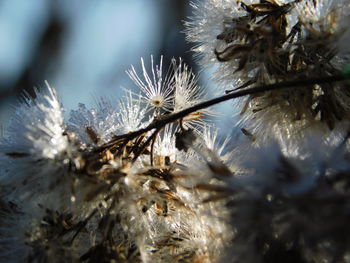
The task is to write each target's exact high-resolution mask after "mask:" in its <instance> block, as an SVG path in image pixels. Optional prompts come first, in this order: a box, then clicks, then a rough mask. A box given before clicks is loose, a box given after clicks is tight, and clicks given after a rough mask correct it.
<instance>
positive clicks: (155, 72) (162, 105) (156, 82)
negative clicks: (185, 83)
mask: <svg viewBox="0 0 350 263" xmlns="http://www.w3.org/2000/svg"><path fill="white" fill-rule="evenodd" d="M141 65H142V71H143V80H142V78H140V77H139V76H138V75H137V73H136V70H135V68H134V67H133V66H132V67H131V70H128V71H127V72H126V73H127V74H128V76H129V77H130V78H131V79H132V80H133V81H134V83H135V84H136V85H137V86H138V87H139V88H140V89H141V91H142V93H143V96H142V98H143V100H144V102H146V103H147V105H149V106H151V107H152V108H153V109H154V110H156V111H157V112H159V111H160V110H161V109H162V110H165V111H170V110H171V109H172V100H173V94H172V93H173V87H172V85H171V83H172V74H171V73H169V72H168V73H167V74H164V72H163V56H161V58H160V62H159V65H154V61H153V56H151V71H152V75H151V76H150V75H149V74H148V73H147V69H146V67H145V64H144V61H143V59H141Z"/></svg>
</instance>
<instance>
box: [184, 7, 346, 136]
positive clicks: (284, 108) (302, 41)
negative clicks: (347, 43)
mask: <svg viewBox="0 0 350 263" xmlns="http://www.w3.org/2000/svg"><path fill="white" fill-rule="evenodd" d="M194 8H195V11H194V14H195V17H194V18H193V21H191V22H188V23H187V26H188V30H187V37H188V39H189V40H190V41H192V42H195V43H197V44H198V46H197V47H195V48H194V50H195V51H196V52H197V54H198V55H199V56H201V62H202V63H203V65H204V66H208V65H214V66H215V67H216V68H217V71H216V73H215V74H216V75H215V78H216V79H217V80H219V82H221V83H222V84H223V86H224V87H225V89H226V90H228V89H230V87H232V90H237V89H244V88H249V87H250V86H252V85H255V86H256V85H262V84H269V83H274V82H283V81H288V80H295V79H307V78H310V77H319V76H327V75H329V76H330V75H337V74H340V70H341V68H342V66H343V65H344V61H345V60H344V59H346V57H348V54H349V52H348V51H345V50H349V49H348V48H344V47H342V46H343V45H342V44H341V43H342V39H348V38H349V36H350V30H348V27H347V26H345V25H347V24H348V22H349V21H350V19H349V17H350V7H349V3H348V2H347V1H323V0H317V1H311V0H310V1H258V0H257V1H229V0H226V1H214V0H207V1H205V2H203V3H199V2H198V4H197V5H194ZM215 23H216V24H215ZM220 25H221V27H220ZM232 90H231V91H232ZM348 101H349V94H348V92H347V91H346V87H345V86H344V85H343V84H341V83H340V84H334V83H326V84H319V85H305V86H302V85H301V86H300V87H298V88H291V89H288V90H279V91H271V92H266V93H264V94H258V95H253V96H250V97H249V98H248V99H247V100H246V101H245V103H244V104H242V106H241V107H242V111H241V114H242V115H243V118H242V120H241V121H242V123H243V124H244V126H247V128H248V129H249V130H252V131H253V132H254V133H256V134H260V135H262V136H263V137H264V136H265V135H267V134H270V135H272V136H273V134H277V133H282V134H283V133H284V135H285V136H290V135H291V134H293V133H294V134H295V133H298V132H299V133H300V132H302V130H303V129H304V128H306V127H310V126H312V127H316V126H317V125H316V124H317V123H318V122H320V123H323V125H324V126H325V127H328V129H329V130H332V129H334V128H335V127H336V126H337V124H338V123H340V122H342V121H347V120H349V118H350V111H349V107H348V104H349V103H348ZM249 120H253V121H251V122H250V123H249ZM295 122H298V123H297V124H294V123H295ZM315 125H316V126H315ZM276 126H277V127H278V128H277V130H278V132H277V131H276V129H275V127H276ZM320 127H322V125H321V126H320ZM283 130H285V132H283ZM263 132H264V134H263Z"/></svg>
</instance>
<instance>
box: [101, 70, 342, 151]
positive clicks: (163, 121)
mask: <svg viewBox="0 0 350 263" xmlns="http://www.w3.org/2000/svg"><path fill="white" fill-rule="evenodd" d="M344 79H345V77H344V76H343V75H334V76H327V77H320V78H309V79H300V80H292V81H286V82H278V83H274V84H270V85H262V86H258V87H253V88H249V89H245V90H239V91H236V92H232V93H230V94H227V95H224V96H221V97H218V98H215V99H212V100H207V101H205V102H202V103H198V104H196V105H194V106H192V107H189V108H187V109H184V110H182V111H179V112H176V113H173V114H169V115H166V116H162V118H159V119H156V120H154V121H153V122H152V123H150V124H149V125H148V126H147V127H145V128H142V129H140V130H137V131H134V132H130V133H127V134H123V135H119V136H116V137H115V139H113V140H111V141H110V142H108V143H106V144H104V145H102V146H100V147H98V148H97V150H101V149H105V148H108V147H110V146H112V145H113V144H114V143H115V142H116V141H118V140H120V139H124V138H125V139H129V140H132V139H133V138H136V137H137V136H139V135H141V134H142V133H146V132H148V131H150V130H153V129H159V128H162V127H164V126H165V125H167V124H169V123H172V122H174V121H176V120H178V119H181V118H184V117H185V116H187V115H188V114H190V113H193V112H196V111H198V110H201V109H205V108H208V107H211V106H213V105H216V104H218V103H221V102H224V101H228V100H231V99H235V98H239V97H243V96H247V95H251V94H256V93H261V92H266V91H271V90H278V89H286V88H291V87H296V88H305V86H307V85H314V84H322V83H331V82H336V81H342V80H344Z"/></svg>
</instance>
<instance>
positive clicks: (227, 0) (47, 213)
mask: <svg viewBox="0 0 350 263" xmlns="http://www.w3.org/2000/svg"><path fill="white" fill-rule="evenodd" d="M193 8H194V15H193V17H192V18H191V21H190V22H187V23H186V24H187V31H186V32H187V36H188V39H189V40H191V41H193V42H195V43H197V44H198V46H197V47H195V51H196V52H198V53H199V55H200V57H201V60H200V61H201V63H203V64H208V65H214V66H216V67H217V71H216V73H215V79H216V80H217V81H218V84H219V85H221V86H223V87H224V89H225V90H226V92H227V93H228V94H227V95H223V96H222V97H219V98H214V99H209V98H207V97H206V92H205V91H204V90H203V89H202V88H200V87H199V86H198V85H197V82H196V78H195V76H194V74H193V73H192V71H191V70H190V69H189V68H188V67H187V65H185V64H184V63H183V62H182V61H181V59H180V60H179V61H176V60H174V59H173V60H172V63H171V67H170V69H169V70H167V71H164V70H163V68H162V67H163V66H162V65H163V58H161V59H160V62H159V63H155V62H154V59H153V57H151V69H150V70H147V64H148V62H145V61H144V60H143V59H142V60H141V67H142V74H138V73H137V70H136V69H135V68H134V67H132V68H131V69H130V70H128V71H127V74H128V75H129V77H130V78H131V80H132V81H133V82H134V83H135V86H136V87H138V89H139V92H137V91H136V92H135V91H125V96H124V97H122V98H121V100H120V101H119V102H114V101H111V100H106V99H104V100H101V101H100V103H99V104H98V105H97V108H96V109H90V108H87V107H86V106H85V105H83V104H79V107H78V109H77V110H73V111H71V113H70V115H69V117H68V118H65V116H64V114H63V109H62V106H61V103H60V102H59V100H58V97H57V94H56V92H55V90H54V89H53V88H51V87H50V86H49V84H47V87H46V88H45V89H43V90H41V91H38V92H37V96H36V98H30V97H24V101H23V102H22V103H21V104H20V105H19V106H18V107H17V108H16V110H15V112H14V116H13V119H12V121H11V123H10V124H9V126H8V128H7V133H6V134H5V136H4V137H3V138H1V140H0V152H1V154H0V162H1V167H0V172H1V174H0V187H1V195H0V261H1V262H33V263H34V262H40V263H41V262H42V263H44V262H50V263H51V262H237V263H238V262H252V263H253V262H254V263H255V262H263V263H273V262H295V263H306V262H310V263H311V262H334V263H335V262H350V245H349V244H350V240H349V239H350V227H349V225H348V222H349V220H350V200H349V197H350V196H349V195H350V190H349V186H350V177H349V176H350V157H349V156H350V152H349V142H348V138H349V134H350V131H349V120H348V119H349V115H348V114H349V109H348V104H349V98H348V94H349V91H348V89H349V87H348V85H347V83H346V81H345V80H349V75H350V74H349V72H348V69H347V70H345V71H344V70H343V68H344V67H345V64H346V62H347V61H348V60H347V55H348V49H347V45H345V44H344V41H346V39H347V37H348V35H349V32H348V31H349V30H348V29H347V24H348V22H349V21H350V20H349V15H350V3H348V2H347V1H345V0H344V1H343V0H340V1H331V0H330V1H326V0H299V1H291V0H289V1H288V0H260V1H258V0H256V1H253V0H246V1H239V0H220V1H219V0H206V1H198V2H197V3H194V4H193ZM243 96H248V98H247V99H246V101H245V102H244V103H243V104H242V103H238V104H236V106H237V107H239V106H241V107H242V108H241V113H240V123H241V125H243V128H242V126H241V131H242V136H241V137H240V138H239V139H238V140H232V139H230V138H229V137H227V138H226V139H220V138H219V136H218V131H217V129H216V128H215V127H214V124H213V123H210V122H208V121H207V116H208V115H211V114H212V113H213V111H212V110H211V109H210V108H209V107H210V106H213V105H215V104H217V103H219V102H222V101H225V100H229V99H233V98H238V97H243ZM234 126H235V127H236V129H238V128H237V127H238V125H237V124H234Z"/></svg>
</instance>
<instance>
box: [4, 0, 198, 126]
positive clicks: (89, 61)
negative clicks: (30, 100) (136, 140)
mask: <svg viewBox="0 0 350 263" xmlns="http://www.w3.org/2000/svg"><path fill="white" fill-rule="evenodd" d="M190 13H191V10H190V6H189V1H185V0H176V1H174V0H147V1H145V0H128V1H125V0H89V1H86V0H0V120H1V122H2V123H3V124H5V125H6V122H7V119H8V115H9V112H10V111H11V110H12V109H13V106H14V105H16V103H17V101H18V98H19V96H20V95H21V94H22V93H23V92H24V91H25V92H27V93H28V94H30V95H31V96H35V93H34V87H38V88H40V87H43V86H44V81H45V80H47V81H48V82H49V83H50V85H51V86H53V87H55V88H56V89H57V91H58V94H59V96H60V99H61V102H62V103H63V105H64V108H65V110H66V114H67V113H69V111H70V110H71V109H74V108H76V107H77V104H78V103H79V102H81V103H84V104H87V105H89V106H93V105H94V103H95V101H96V98H99V97H101V96H108V97H115V98H118V97H119V95H120V92H121V91H122V87H125V88H129V87H130V86H133V83H132V82H131V81H130V80H129V79H128V77H127V76H126V74H125V70H127V69H129V68H130V67H131V65H134V66H135V67H136V68H139V67H140V66H139V65H140V58H141V57H144V59H145V62H146V64H147V65H150V55H151V54H153V55H154V57H155V62H156V63H158V62H159V58H160V55H164V64H165V65H164V67H165V68H166V64H168V63H169V62H170V59H171V58H172V57H182V58H183V59H184V61H185V62H186V63H187V64H189V65H190V66H191V67H195V65H194V63H193V61H192V54H191V52H190V51H189V50H190V48H191V46H190V45H189V44H187V43H186V41H185V34H184V33H182V31H183V29H184V27H183V20H185V19H186V17H187V16H189V14H190ZM194 70H195V69H194Z"/></svg>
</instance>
